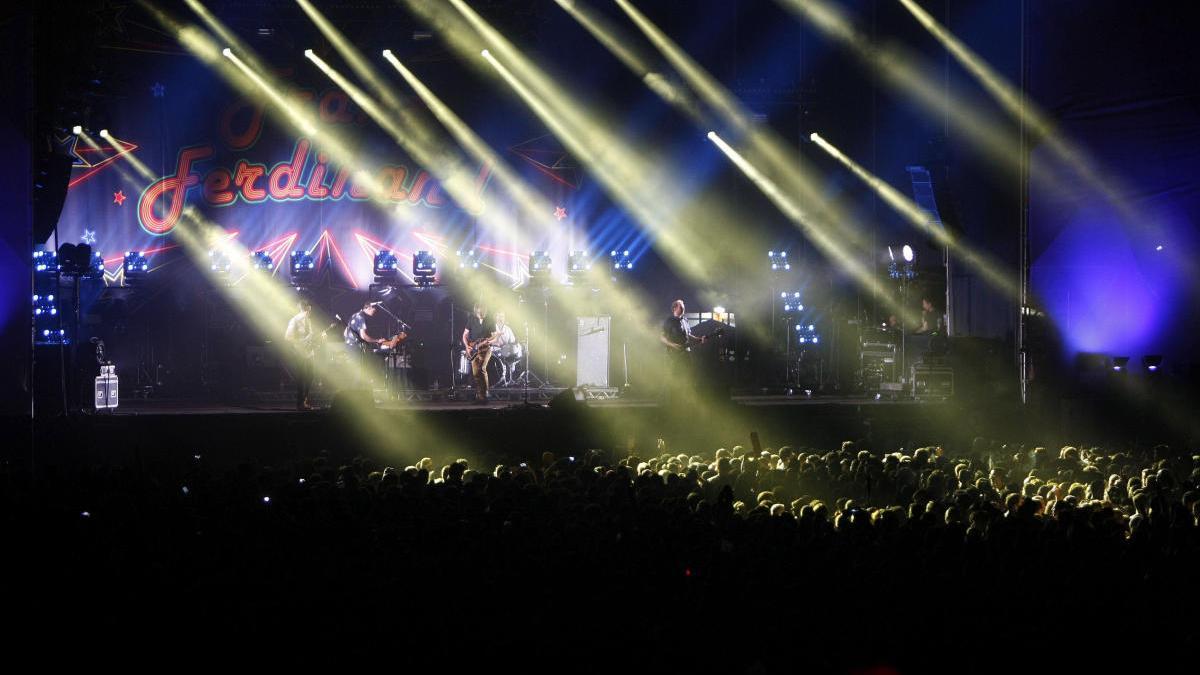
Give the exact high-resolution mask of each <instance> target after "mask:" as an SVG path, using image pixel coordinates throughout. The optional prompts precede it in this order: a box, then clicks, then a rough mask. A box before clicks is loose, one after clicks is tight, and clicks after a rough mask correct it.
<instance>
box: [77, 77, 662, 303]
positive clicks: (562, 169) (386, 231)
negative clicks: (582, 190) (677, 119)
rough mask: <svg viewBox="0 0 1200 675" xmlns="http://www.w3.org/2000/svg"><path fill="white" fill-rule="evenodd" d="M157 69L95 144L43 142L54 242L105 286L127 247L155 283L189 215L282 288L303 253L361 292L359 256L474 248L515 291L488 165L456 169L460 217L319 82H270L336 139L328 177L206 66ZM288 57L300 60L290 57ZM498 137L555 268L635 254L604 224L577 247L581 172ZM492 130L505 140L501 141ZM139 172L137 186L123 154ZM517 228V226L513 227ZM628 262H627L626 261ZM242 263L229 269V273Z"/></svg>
mask: <svg viewBox="0 0 1200 675" xmlns="http://www.w3.org/2000/svg"><path fill="white" fill-rule="evenodd" d="M162 61H164V62H163V63H162V64H161V65H162V66H164V67H161V68H153V67H149V68H145V69H142V70H140V71H139V72H137V74H136V75H134V78H135V82H134V83H133V84H132V86H130V87H129V90H130V91H131V92H132V94H131V95H130V96H129V97H128V98H127V99H126V100H124V101H121V103H120V105H119V107H117V108H116V109H115V110H113V112H112V114H111V119H112V120H113V122H112V124H111V128H109V129H108V130H107V131H108V136H106V137H103V138H102V137H100V136H99V135H98V131H97V130H95V129H93V130H92V133H91V136H92V139H93V140H94V142H95V144H96V145H97V146H99V147H93V146H92V145H91V144H89V143H87V142H86V141H85V140H84V139H83V138H81V137H79V136H75V135H72V134H64V135H60V136H59V137H57V139H56V141H57V142H58V143H59V144H61V145H62V148H63V151H64V152H66V153H69V154H70V155H71V156H72V158H73V159H74V166H73V170H72V174H71V180H70V188H69V193H68V197H67V200H66V203H65V206H64V208H63V212H62V217H61V219H60V221H59V230H58V236H59V240H60V241H62V242H85V243H89V244H91V245H92V246H93V247H94V248H95V249H96V250H97V251H100V252H101V253H102V255H103V256H104V265H105V272H106V278H107V280H108V281H109V282H110V283H114V282H119V281H120V279H119V275H120V272H121V264H122V261H123V258H124V254H125V252H127V251H141V252H143V253H144V254H145V255H146V256H147V258H148V259H149V261H150V267H151V274H160V273H163V272H169V270H170V268H171V266H173V265H175V264H176V263H178V262H179V261H180V260H181V258H182V253H183V252H182V251H181V250H180V249H179V243H178V241H177V240H176V238H175V236H174V233H175V230H176V228H177V227H179V225H180V221H181V219H182V217H183V213H184V210H185V209H187V208H194V209H196V210H197V211H198V212H199V213H200V214H202V215H203V217H204V218H205V219H207V220H208V221H210V222H212V223H214V224H216V225H218V226H220V227H222V228H224V229H225V230H226V231H227V232H229V235H230V236H231V237H234V238H236V241H237V242H238V243H239V244H240V245H241V246H242V247H244V248H245V249H247V250H248V251H251V252H259V251H262V252H265V253H267V254H268V255H269V256H270V257H271V258H272V259H273V260H274V261H275V263H276V270H277V274H279V275H281V278H282V279H283V280H284V281H287V275H288V270H287V260H288V257H289V255H290V254H291V253H292V252H293V251H296V250H306V251H309V252H311V253H312V254H313V255H314V258H315V259H316V264H317V265H318V268H319V273H320V275H321V276H325V275H329V276H330V277H331V279H330V281H331V282H332V283H334V284H337V285H344V286H348V287H351V288H363V289H365V288H366V287H367V286H368V284H370V283H371V277H372V262H373V259H374V255H375V253H376V252H378V251H379V250H381V249H390V250H392V251H394V252H396V254H397V255H398V256H400V259H401V262H402V267H403V268H404V269H403V270H402V273H403V274H408V266H409V258H410V257H411V255H412V253H414V252H415V251H418V250H427V251H430V252H431V253H433V254H434V255H436V256H437V257H438V258H439V259H440V260H441V261H442V263H443V267H445V266H446V265H453V259H454V257H455V255H456V253H457V252H458V250H459V249H460V248H474V247H476V246H478V247H479V248H480V250H481V252H482V262H483V263H484V264H485V265H487V266H489V267H490V268H492V269H493V271H494V273H496V274H498V275H501V276H502V277H505V278H507V279H508V280H509V281H510V282H511V283H512V284H514V285H515V284H517V283H519V282H520V281H522V280H523V275H524V267H525V261H526V258H527V256H528V254H529V252H530V251H529V250H517V249H516V248H515V245H514V244H513V243H512V242H509V241H505V240H503V239H501V238H500V237H499V236H498V235H497V233H495V232H493V231H492V230H490V229H489V228H488V222H489V218H490V217H491V216H494V215H495V214H497V212H501V211H503V212H506V214H507V215H508V216H510V217H513V216H515V215H516V212H515V210H514V208H513V205H512V204H511V203H510V201H509V200H508V197H507V195H505V194H504V193H503V192H501V191H499V190H497V189H495V187H494V186H493V185H492V183H491V180H490V178H491V172H492V167H491V166H488V165H485V164H481V165H475V166H472V167H470V169H471V174H472V177H473V180H472V185H473V189H474V191H475V194H476V195H478V196H479V197H480V199H481V203H482V205H483V206H482V208H481V209H477V210H476V211H475V212H471V211H468V210H467V209H464V208H463V207H462V206H461V205H460V204H458V203H456V202H455V201H454V199H452V198H451V197H450V195H448V194H447V192H446V191H445V190H444V189H443V188H442V185H441V183H440V182H439V181H438V179H437V178H436V177H435V176H434V175H433V173H432V172H431V171H430V169H429V167H425V166H421V165H420V164H419V163H417V162H416V161H415V160H413V159H412V158H411V157H409V156H408V155H407V154H406V153H405V152H404V150H403V148H402V147H401V146H400V145H398V144H397V143H396V142H395V141H393V140H392V139H391V138H389V137H388V136H387V135H386V133H384V132H383V131H381V130H380V129H378V127H377V125H376V124H375V123H374V122H373V121H372V120H371V119H369V118H368V117H367V115H366V114H365V113H364V112H363V111H362V110H361V109H360V108H359V107H358V106H357V105H356V104H355V103H354V102H353V101H352V100H350V97H349V96H347V95H346V94H345V93H344V92H342V91H341V90H339V89H337V88H336V87H334V86H332V85H331V84H330V83H328V82H321V81H319V80H317V79H313V78H309V80H308V81H300V80H298V76H297V75H296V74H295V73H296V71H297V69H299V68H300V67H301V66H303V65H308V64H307V62H303V63H296V64H292V66H291V67H289V68H286V69H284V72H285V73H287V72H290V73H292V75H291V76H290V77H289V76H286V75H285V76H284V77H283V78H281V79H282V81H283V82H285V83H286V86H288V87H289V89H288V91H287V92H286V95H287V96H288V97H289V99H292V100H295V101H297V102H298V104H299V105H301V106H303V107H304V108H305V109H306V110H308V111H309V112H311V113H313V114H315V115H317V116H318V119H319V120H320V121H321V123H322V124H326V125H330V126H331V127H332V128H333V129H335V131H336V133H338V134H339V136H340V137H344V138H347V139H351V140H352V142H353V143H355V144H356V145H355V146H354V147H351V148H349V149H348V150H349V152H350V153H352V154H353V155H354V156H355V157H356V159H357V160H358V162H359V164H358V165H357V166H353V167H351V166H340V165H338V164H337V163H336V162H334V161H333V159H332V158H331V157H329V155H328V154H327V153H326V152H323V151H322V150H321V149H320V148H319V147H318V146H314V143H313V139H312V138H309V137H306V136H305V135H303V134H298V133H297V132H296V131H295V129H294V128H293V127H289V126H288V125H286V124H282V123H280V121H279V118H278V116H276V114H275V113H274V111H273V110H271V109H270V108H269V106H268V105H267V104H266V102H265V101H264V100H261V99H259V100H251V99H248V98H246V97H244V96H242V95H240V94H239V93H238V92H236V91H234V90H232V89H231V88H229V87H228V86H226V84H225V83H224V82H222V81H221V80H220V78H218V77H217V76H216V74H215V73H214V72H213V71H211V70H210V69H208V68H205V67H202V66H200V65H199V64H197V63H195V62H194V61H193V60H191V59H188V58H186V57H177V58H175V59H169V60H168V59H162ZM301 61H303V59H301ZM521 132H522V130H521V129H520V128H517V129H513V130H509V131H508V132H507V134H506V135H502V136H500V140H498V141H497V142H496V145H497V146H498V147H501V148H504V149H505V152H504V159H505V160H506V161H508V162H510V163H511V164H515V165H517V168H518V169H519V170H522V171H523V173H526V174H527V175H528V179H529V180H530V181H531V183H532V184H533V185H534V186H535V187H536V188H537V189H538V190H539V191H541V192H543V194H544V195H545V196H546V198H547V203H549V204H552V205H553V206H554V207H555V208H554V210H552V211H548V212H547V213H545V214H542V217H543V218H544V219H545V220H546V221H548V222H550V223H554V224H555V225H556V227H555V228H553V231H554V232H555V234H554V235H553V236H550V237H548V238H546V239H544V240H542V241H541V242H539V243H537V244H535V247H536V248H539V249H543V250H546V251H548V252H550V253H551V256H552V258H553V259H554V260H556V261H557V262H558V263H559V268H560V271H561V265H562V263H564V262H565V261H566V258H567V252H568V251H569V250H571V249H575V248H578V249H581V250H582V249H587V248H589V247H591V251H590V252H592V253H595V252H598V251H600V250H601V249H602V248H605V247H608V248H617V247H620V248H621V249H622V251H624V250H625V249H628V248H630V247H633V248H634V249H635V250H636V251H637V254H640V253H641V252H643V251H644V248H645V246H644V244H643V243H642V242H641V241H640V238H639V236H638V234H637V232H636V230H635V229H633V228H631V227H625V228H621V227H610V228H609V230H608V231H607V232H605V233H603V234H601V233H599V232H598V231H595V232H594V234H595V235H596V238H594V239H590V240H589V239H588V232H587V231H586V230H587V228H586V227H582V226H580V225H579V224H577V223H580V222H584V219H582V218H579V217H577V216H576V214H575V213H574V210H575V209H574V199H573V198H574V195H575V193H576V191H577V189H578V187H579V180H580V173H579V172H578V171H576V170H575V169H574V167H572V166H570V165H569V161H568V160H567V158H566V157H565V153H563V151H562V150H561V148H560V146H559V145H558V143H557V142H556V141H555V140H554V139H553V138H552V137H549V136H546V135H544V133H537V132H536V131H535V132H534V133H535V134H536V135H534V136H532V137H528V138H525V137H521V136H519V134H520V133H521ZM501 133H502V134H504V132H503V131H502V132H501ZM128 156H133V157H135V158H136V160H137V161H138V163H140V164H143V165H145V166H146V167H148V168H149V169H150V170H151V171H152V172H154V174H156V176H155V178H156V180H148V179H147V178H145V177H144V176H143V175H141V174H140V173H139V172H138V171H136V170H135V168H134V166H133V165H132V164H131V163H130V161H129V157H128ZM360 169H365V170H366V171H368V172H369V173H370V174H371V176H372V177H374V178H375V180H377V181H378V182H379V183H380V184H381V185H382V186H384V188H385V190H386V196H385V199H384V203H382V204H381V203H380V202H379V201H378V200H371V199H369V198H368V196H367V193H366V191H365V189H364V188H363V186H362V185H361V184H360V183H359V181H358V180H356V178H357V176H358V171H359V170H360ZM525 224H526V225H527V226H529V225H530V224H529V223H528V222H526V223H525ZM631 254H632V252H631ZM246 263H247V261H234V272H233V273H234V274H235V275H236V274H237V273H238V269H239V268H241V269H243V270H244V268H245V265H246Z"/></svg>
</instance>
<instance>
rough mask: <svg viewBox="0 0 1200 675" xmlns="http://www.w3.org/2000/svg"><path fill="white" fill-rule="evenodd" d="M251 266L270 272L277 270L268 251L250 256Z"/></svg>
mask: <svg viewBox="0 0 1200 675" xmlns="http://www.w3.org/2000/svg"><path fill="white" fill-rule="evenodd" d="M250 266H251V267H253V268H254V269H256V270H264V271H267V272H270V271H273V270H274V269H275V261H274V260H272V259H271V256H270V255H268V254H267V252H266V251H255V252H254V253H251V254H250Z"/></svg>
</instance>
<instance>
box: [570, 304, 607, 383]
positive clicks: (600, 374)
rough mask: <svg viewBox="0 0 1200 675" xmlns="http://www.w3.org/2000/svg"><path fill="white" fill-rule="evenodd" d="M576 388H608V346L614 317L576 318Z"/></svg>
mask: <svg viewBox="0 0 1200 675" xmlns="http://www.w3.org/2000/svg"><path fill="white" fill-rule="evenodd" d="M575 322H576V327H577V333H576V334H577V342H576V356H575V386H577V387H585V386H587V387H600V388H604V387H607V386H608V344H609V336H610V335H611V334H612V317H610V316H580V317H576V320H575Z"/></svg>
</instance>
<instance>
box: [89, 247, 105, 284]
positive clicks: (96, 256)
mask: <svg viewBox="0 0 1200 675" xmlns="http://www.w3.org/2000/svg"><path fill="white" fill-rule="evenodd" d="M84 276H85V277H87V278H89V279H100V278H103V277H104V256H102V255H100V252H99V251H92V261H91V264H90V265H88V269H87V272H86V273H85V274H84Z"/></svg>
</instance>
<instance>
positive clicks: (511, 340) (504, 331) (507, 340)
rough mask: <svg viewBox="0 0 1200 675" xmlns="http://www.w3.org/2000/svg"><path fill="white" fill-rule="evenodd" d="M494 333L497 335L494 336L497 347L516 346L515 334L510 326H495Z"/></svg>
mask: <svg viewBox="0 0 1200 675" xmlns="http://www.w3.org/2000/svg"><path fill="white" fill-rule="evenodd" d="M496 332H497V333H499V335H497V336H496V346H497V347H503V346H505V345H515V344H517V334H516V333H514V332H513V329H512V326H510V325H508V324H504V325H503V326H497V327H496Z"/></svg>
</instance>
